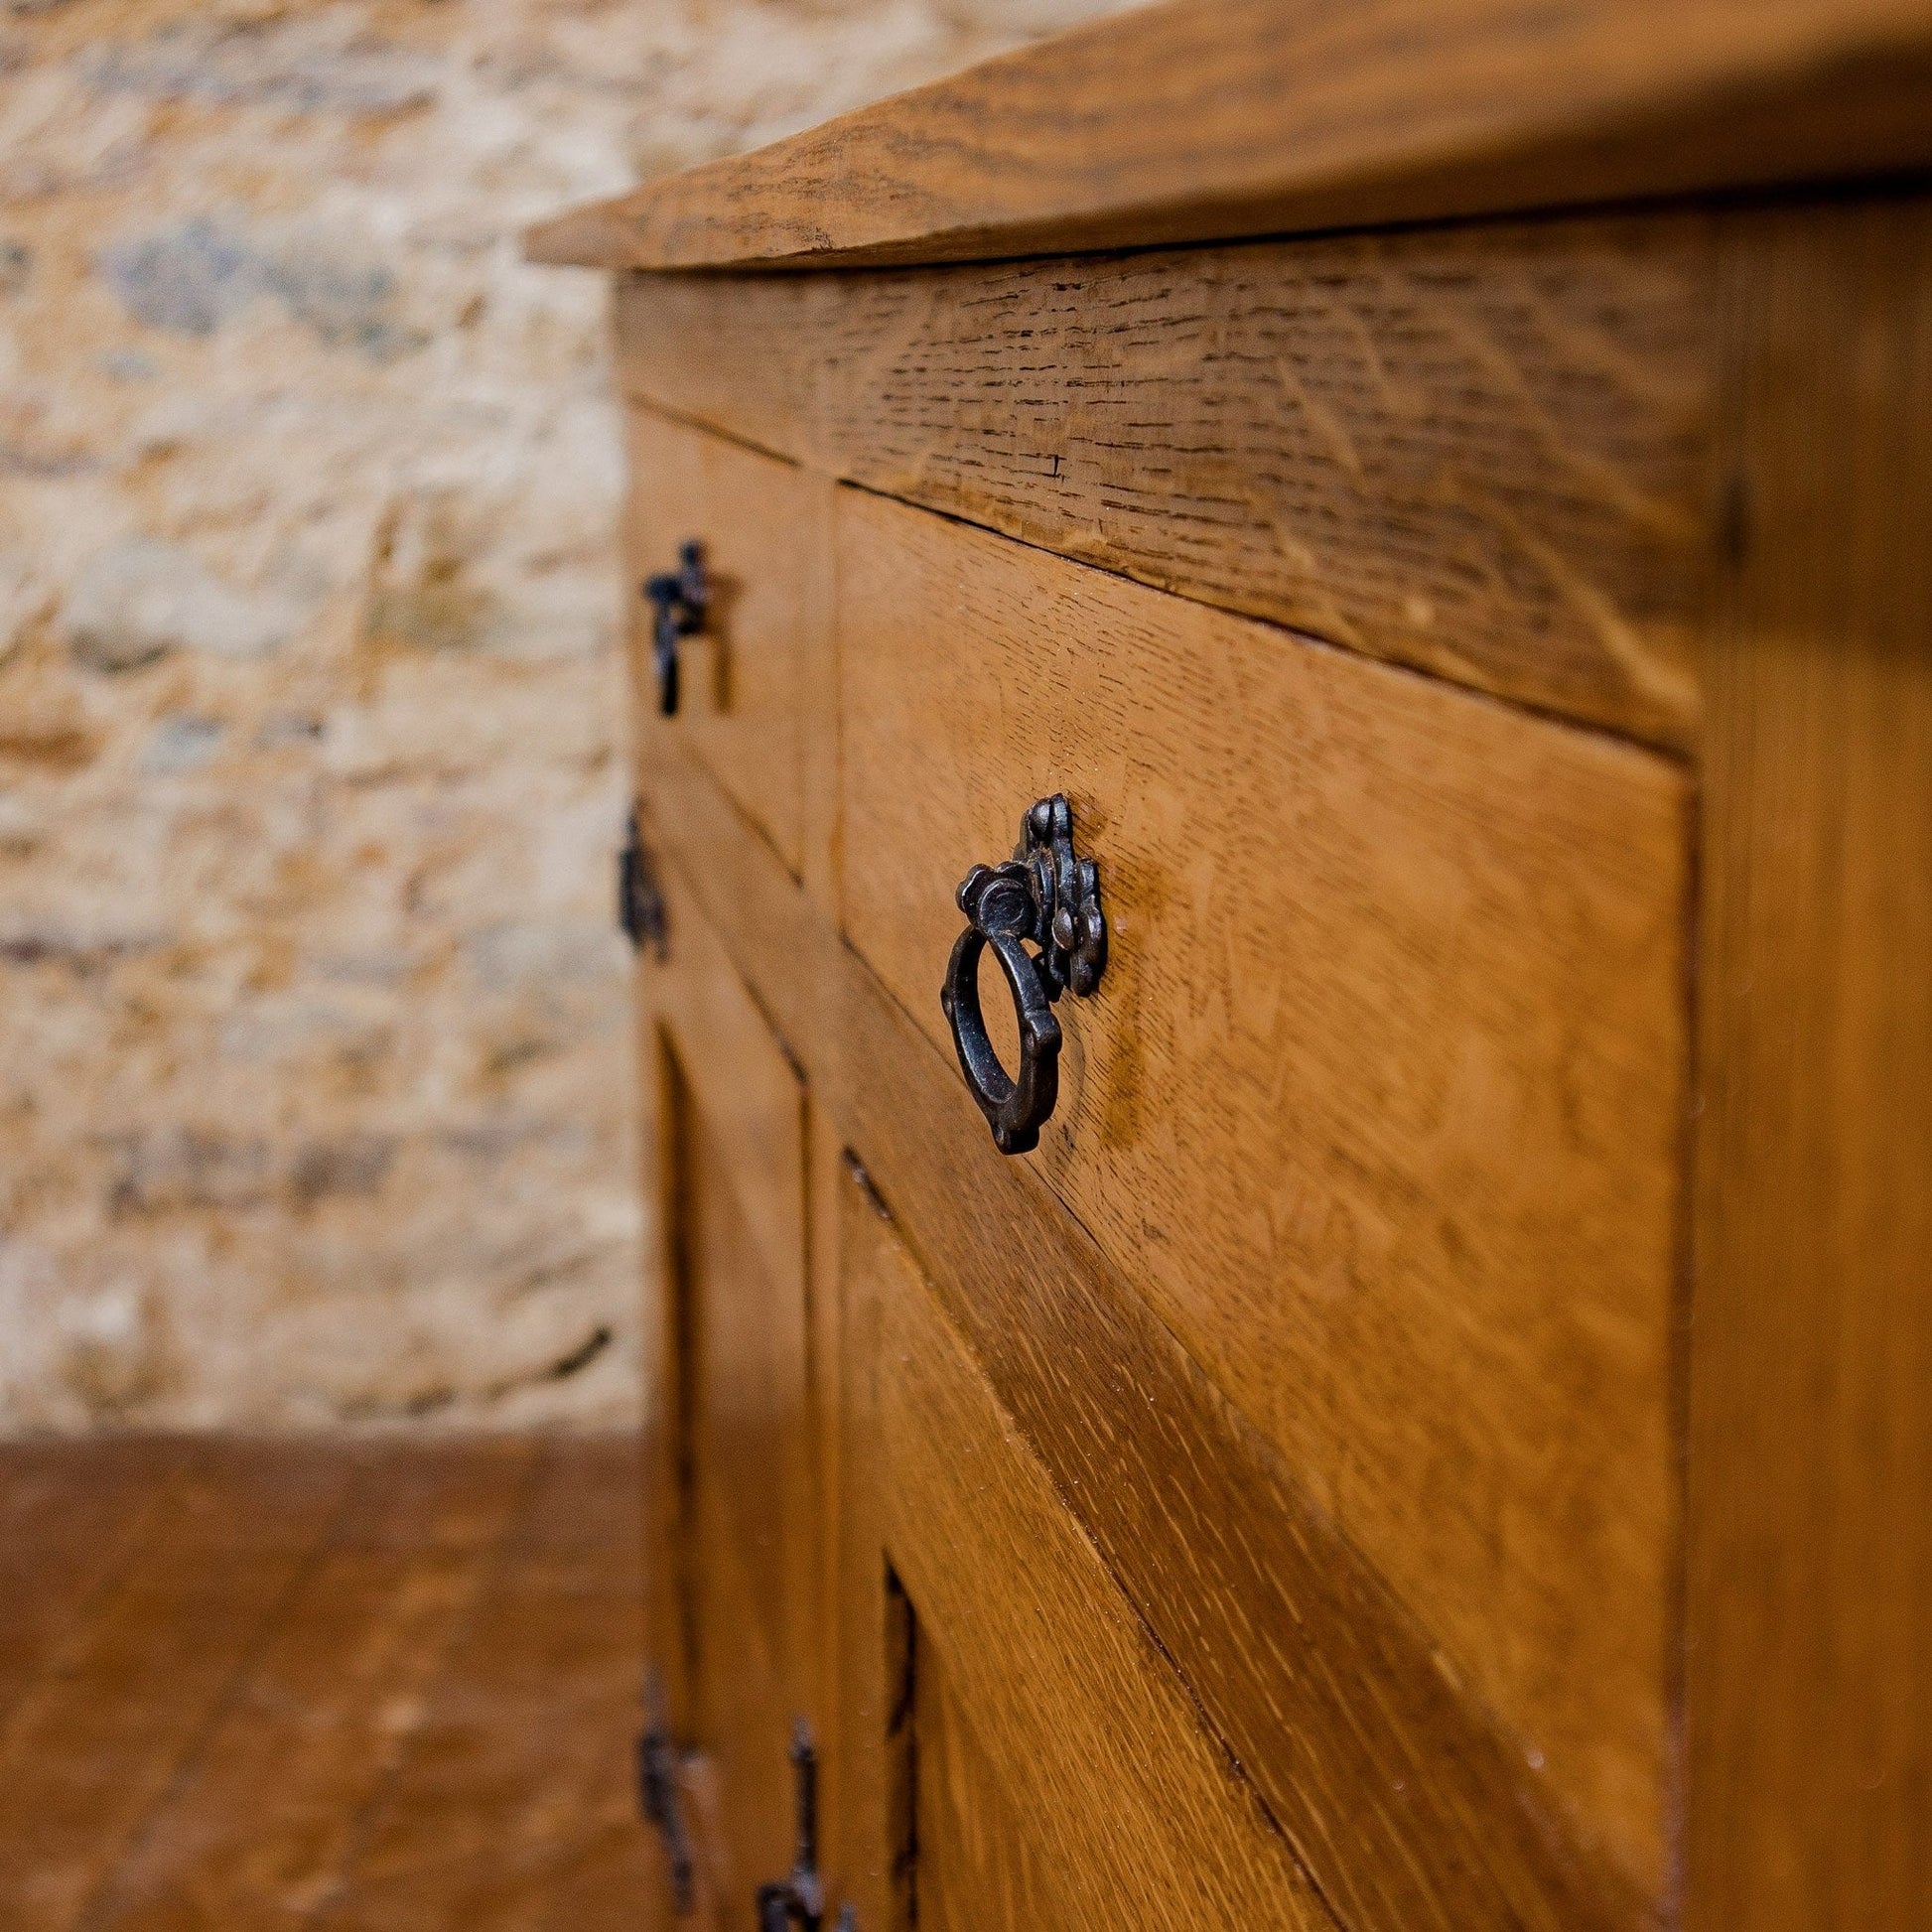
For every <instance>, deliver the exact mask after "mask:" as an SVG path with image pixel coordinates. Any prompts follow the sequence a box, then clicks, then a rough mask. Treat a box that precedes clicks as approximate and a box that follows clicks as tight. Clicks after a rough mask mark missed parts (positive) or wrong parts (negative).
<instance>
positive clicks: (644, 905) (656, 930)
mask: <svg viewBox="0 0 1932 1932" xmlns="http://www.w3.org/2000/svg"><path fill="white" fill-rule="evenodd" d="M618 923H619V924H620V925H621V926H622V927H623V929H624V931H625V932H627V933H629V935H630V943H631V944H632V945H633V946H635V947H636V948H637V949H638V951H640V952H641V951H642V950H643V948H644V947H645V946H649V948H650V950H651V954H652V956H653V957H654V958H657V959H662V958H663V957H664V954H665V951H666V949H667V947H668V945H669V941H670V929H669V923H668V921H667V920H666V918H665V915H664V893H663V889H662V888H661V887H660V886H659V885H658V883H657V870H656V867H655V866H654V865H653V864H652V863H651V856H650V854H649V853H648V852H647V851H645V849H644V842H643V839H642V837H641V836H640V835H639V833H638V830H637V814H636V812H635V811H633V812H632V813H631V814H630V823H629V826H628V828H627V829H626V831H625V833H624V841H623V850H622V851H621V852H620V853H619V854H618Z"/></svg>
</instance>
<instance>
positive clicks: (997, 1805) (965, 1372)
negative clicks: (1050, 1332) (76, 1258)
mask: <svg viewBox="0 0 1932 1932" xmlns="http://www.w3.org/2000/svg"><path fill="white" fill-rule="evenodd" d="M842 1230H843V1235H844V1266H845V1269H846V1281H845V1295H846V1300H847V1304H848V1313H849V1314H855V1313H856V1316H857V1318H856V1319H853V1320H852V1321H851V1323H850V1332H851V1333H853V1334H859V1335H863V1334H866V1333H868V1332H870V1333H871V1334H874V1335H876V1337H877V1349H878V1354H877V1360H876V1363H875V1365H874V1380H873V1393H874V1401H875V1410H874V1417H873V1430H874V1436H873V1440H874V1443H875V1446H876V1455H875V1457H874V1458H873V1469H872V1472H871V1474H872V1479H873V1480H874V1481H876V1483H877V1485H878V1498H877V1503H878V1508H877V1519H876V1520H878V1521H879V1523H880V1524H881V1526H882V1528H883V1535H884V1547H883V1548H881V1549H877V1550H875V1552H874V1553H873V1561H874V1564H875V1566H876V1574H879V1575H881V1576H882V1577H885V1578H887V1579H889V1583H888V1587H887V1589H886V1598H885V1600H886V1604H887V1606H888V1615H887V1627H886V1629H884V1630H882V1632H881V1639H880V1645H879V1654H880V1655H881V1657H882V1659H884V1658H890V1657H891V1656H892V1655H893V1654H894V1651H895V1649H897V1652H898V1653H899V1655H900V1656H901V1657H903V1658H904V1659H905V1660H906V1661H905V1662H904V1663H903V1664H901V1666H900V1668H901V1669H902V1671H903V1673H904V1681H903V1685H902V1687H901V1690H900V1693H899V1695H898V1696H897V1698H888V1699H884V1700H881V1701H880V1702H882V1703H884V1704H885V1705H886V1706H887V1707H888V1708H892V1707H893V1706H897V1707H899V1708H901V1709H905V1708H909V1712H910V1720H909V1723H907V1724H903V1725H901V1726H900V1727H899V1729H898V1732H897V1736H895V1737H894V1738H893V1739H891V1740H890V1745H889V1747H890V1748H891V1749H893V1750H895V1751H896V1752H897V1754H898V1756H899V1758H900V1760H901V1763H900V1771H899V1777H898V1779H897V1782H898V1784H899V1786H900V1788H901V1789H902V1790H908V1791H909V1793H910V1799H909V1803H907V1804H904V1805H903V1806H902V1813H903V1814H904V1815H909V1818H910V1820H911V1821H912V1829H911V1831H910V1833H909V1835H907V1834H905V1833H904V1831H903V1826H902V1825H901V1828H900V1835H901V1842H900V1843H899V1844H898V1845H897V1847H894V1848H892V1851H891V1857H892V1859H893V1861H894V1862H897V1863H904V1862H905V1861H906V1860H907V1858H908V1857H909V1859H910V1863H911V1873H910V1879H909V1882H908V1883H907V1884H905V1885H903V1886H901V1887H900V1893H899V1910H900V1914H901V1917H903V1916H904V1915H905V1914H906V1913H907V1912H910V1913H912V1914H913V1915H915V1917H916V1922H917V1924H918V1925H919V1926H920V1927H921V1928H924V1927H926V1926H928V1925H929V1924H938V1925H941V1926H945V1927H949V1928H950V1927H960V1928H967V1927H971V1928H974V1929H975V1932H980V1928H989V1929H990V1932H1004V1929H1005V1928H1007V1927H1009V1926H1011V1927H1013V1928H1015V1929H1016V1932H1018V1928H1020V1927H1022V1926H1024V1927H1027V1928H1029V1932H1061V1929H1062V1928H1063V1929H1064V1932H1076V1928H1077V1929H1078V1932H1088V1929H1089V1928H1091V1927H1094V1926H1099V1925H1111V1924H1120V1925H1123V1926H1124V1925H1133V1926H1135V1927H1137V1928H1145V1932H1166V1929H1167V1928H1172V1929H1173V1932H1209V1928H1222V1927H1225V1928H1227V1932H1237V1929H1238V1932H1260V1929H1261V1928H1267V1927H1280V1928H1315V1927H1327V1926H1328V1925H1329V1924H1330V1923H1331V1921H1330V1919H1329V1917H1328V1915H1327V1913H1326V1911H1325V1909H1324V1908H1323V1906H1322V1905H1321V1903H1320V1901H1319V1900H1318V1898H1316V1897H1315V1895H1314V1894H1313V1892H1312V1891H1311V1888H1310V1886H1309V1884H1308V1882H1307V1879H1306V1877H1305V1876H1304V1874H1303V1873H1302V1871H1301V1869H1300V1868H1299V1866H1298V1865H1297V1864H1296V1863H1295V1861H1294V1859H1293V1857H1292V1855H1291V1854H1290V1852H1289V1850H1288V1847H1287V1844H1286V1841H1285V1840H1284V1839H1283V1838H1282V1836H1281V1834H1280V1832H1279V1831H1278V1830H1277V1829H1276V1827H1275V1824H1274V1822H1273V1820H1272V1819H1270V1818H1269V1816H1268V1815H1267V1813H1266V1811H1265V1810H1264V1808H1263V1807H1262V1805H1261V1803H1260V1801H1259V1800H1258V1799H1257V1797H1256V1796H1255V1793H1254V1791H1253V1788H1252V1787H1251V1786H1250V1785H1249V1784H1248V1783H1247V1781H1246V1780H1245V1779H1244V1778H1243V1777H1242V1776H1241V1775H1240V1773H1239V1772H1238V1770H1236V1769H1235V1768H1234V1766H1233V1764H1232V1762H1231V1760H1230V1758H1229V1756H1228V1754H1227V1752H1226V1750H1225V1748H1224V1747H1223V1745H1222V1744H1221V1742H1220V1740H1219V1739H1218V1738H1216V1737H1215V1736H1214V1735H1213V1734H1212V1733H1211V1732H1210V1731H1208V1730H1207V1729H1206V1727H1205V1726H1204V1725H1203V1724H1202V1722H1201V1719H1200V1715H1199V1712H1198V1708H1197V1707H1196V1706H1195V1704H1194V1702H1193V1701H1192V1699H1191V1698H1190V1697H1189V1695H1188V1694H1187V1692H1186V1690H1185V1689H1184V1687H1183V1686H1182V1685H1181V1683H1180V1681H1179V1679H1178V1678H1177V1677H1175V1676H1174V1674H1173V1671H1172V1670H1171V1669H1170V1668H1169V1666H1168V1664H1167V1661H1166V1659H1165V1658H1164V1657H1163V1656H1162V1654H1161V1652H1160V1650H1159V1649H1158V1647H1157V1646H1156V1644H1155V1642H1154V1640H1153V1638H1152V1636H1151V1635H1150V1633H1149V1632H1148V1631H1147V1629H1146V1627H1145V1626H1144V1625H1143V1624H1142V1623H1141V1622H1140V1620H1139V1619H1138V1617H1137V1616H1136V1615H1135V1614H1134V1612H1133V1610H1132V1608H1131V1607H1130V1605H1129V1604H1128V1602H1127V1600H1126V1599H1125V1597H1123V1596H1122V1595H1121V1593H1120V1591H1119V1589H1118V1588H1117V1587H1116V1586H1115V1584H1114V1581H1113V1579H1112V1577H1111V1575H1110V1574H1109V1573H1108V1571H1107V1568H1106V1566H1105V1565H1104V1564H1103V1563H1102V1561H1101V1559H1100V1557H1099V1554H1098V1553H1097V1552H1096V1551H1095V1549H1094V1547H1093V1545H1092V1544H1091V1543H1090V1542H1089V1541H1088V1540H1087V1538H1086V1536H1085V1534H1084V1533H1083V1532H1082V1530H1081V1529H1080V1527H1079V1526H1078V1524H1077V1522H1076V1521H1075V1519H1074V1517H1073V1516H1072V1514H1071V1513H1070V1511H1068V1509H1067V1508H1066V1505H1065V1503H1064V1502H1063V1501H1062V1500H1061V1498H1060V1496H1059V1495H1058V1493H1057V1492H1056V1490H1055V1489H1054V1487H1053V1484H1052V1481H1051V1479H1050V1477H1049V1476H1048V1475H1047V1472H1046V1470H1045V1467H1044V1465H1043V1464H1042V1463H1041V1462H1040V1461H1039V1459H1038V1458H1037V1456H1036V1455H1035V1453H1034V1451H1033V1449H1031V1447H1030V1446H1029V1445H1028V1444H1027V1442H1026V1440H1025V1438H1024V1437H1023V1436H1022V1435H1021V1433H1020V1432H1019V1430H1018V1429H1017V1427H1016V1426H1015V1425H1014V1423H1013V1421H1012V1419H1011V1418H1010V1417H1009V1416H1008V1415H1007V1414H1006V1413H1005V1411H1004V1410H1003V1409H1002V1408H1001V1407H1000V1405H999V1403H998V1401H997V1399H996V1398H995V1397H994V1395H993V1392H992V1390H991V1388H990V1387H989V1386H988V1384H987V1382H986V1380H985V1378H984V1376H983V1375H982V1374H981V1372H980V1370H979V1368H978V1366H977V1364H976V1363H975V1362H974V1360H973V1358H972V1356H971V1354H970V1353H969V1352H968V1350H967V1348H966V1345H965V1343H964V1342H963V1341H962V1340H961V1338H960V1336H959V1334H958V1332H957V1331H956V1329H955V1328H954V1327H953V1325H952V1323H951V1321H950V1320H949V1318H948V1317H947V1316H946V1314H945V1313H944V1311H943V1310H942V1309H941V1307H940V1305H939V1302H938V1301H937V1299H936V1297H935V1295H934V1293H933V1290H932V1289H931V1287H930V1286H929V1284H928V1283H927V1282H926V1280H925V1278H924V1276H923V1275H922V1274H921V1273H920V1271H919V1270H918V1268H917V1266H916V1265H915V1264H914V1263H913V1261H912V1260H911V1258H910V1257H909V1256H908V1255H907V1253H906V1252H905V1250H904V1249H903V1247H902V1246H901V1245H900V1244H899V1242H898V1241H897V1237H896V1235H895V1234H894V1233H893V1231H892V1229H891V1227H890V1225H889V1224H888V1222H887V1221H886V1219H885V1218H884V1216H883V1215H882V1214H881V1213H880V1212H879V1211H878V1210H877V1208H876V1206H875V1205H874V1204H873V1203H872V1202H871V1201H870V1200H868V1199H867V1197H866V1196H865V1194H864V1193H863V1190H862V1189H861V1188H859V1187H858V1186H856V1185H848V1186H847V1188H846V1190H845V1194H844V1196H843V1204H842ZM895 1595H898V1596H899V1597H900V1599H901V1600H900V1602H899V1605H898V1608H897V1617H898V1619H899V1620H900V1621H901V1622H902V1624H903V1625H904V1627H905V1631H906V1633H907V1634H905V1635H902V1636H901V1637H900V1638H899V1639H898V1641H897V1645H895V1643H894V1642H893V1641H892V1640H891V1622H892V1619H893V1608H892V1605H893V1599H894V1597H895ZM875 1627H876V1628H877V1627H879V1626H875ZM886 1829H887V1831H888V1832H889V1833H890V1831H891V1830H892V1827H891V1826H890V1824H889V1825H888V1826H887V1827H886Z"/></svg>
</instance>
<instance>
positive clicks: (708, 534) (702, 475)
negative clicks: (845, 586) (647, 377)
mask: <svg viewBox="0 0 1932 1932" xmlns="http://www.w3.org/2000/svg"><path fill="white" fill-rule="evenodd" d="M628 433H629V442H630V500H629V507H628V514H627V529H626V541H627V545H628V555H629V562H630V566H631V569H630V575H631V577H632V579H633V589H632V595H633V597H634V598H635V600H636V601H635V604H634V607H633V620H632V629H631V635H632V653H631V654H632V664H633V669H634V673H635V679H636V687H637V693H638V697H637V702H638V709H639V711H640V713H641V714H642V716H644V717H645V718H647V719H654V718H656V717H658V715H659V702H658V690H657V683H656V678H655V676H654V673H653V667H652V650H651V643H652V636H651V631H652V613H651V609H650V606H649V605H648V604H647V603H646V602H645V600H644V599H643V597H642V596H641V595H640V592H639V587H640V586H641V585H642V582H643V580H644V579H645V578H646V577H647V576H650V575H652V574H655V573H659V572H669V571H673V570H675V569H676V568H677V563H678V555H679V550H680V548H681V546H682V545H684V544H685V543H686V542H688V541H691V540H693V539H695V540H696V541H697V542H698V543H699V544H701V545H702V547H703V560H704V568H705V573H706V577H707V579H708V586H709V592H710V597H709V603H708V606H707V608H706V611H705V615H704V620H703V627H702V628H701V629H700V630H699V631H697V632H696V633H695V634H693V635H689V636H685V637H681V638H680V639H679V640H678V658H679V676H678V698H677V706H678V708H677V712H676V715H675V717H674V718H671V719H669V720H665V721H664V723H665V726H666V728H667V729H670V730H675V731H676V732H677V733H679V735H680V736H681V737H682V738H684V739H685V740H686V741H687V742H688V743H689V744H690V745H691V747H692V749H693V750H694V751H696V753H697V754H698V756H699V757H700V758H701V759H703V760H704V761H705V763H706V764H707V765H708V766H709V767H710V768H711V770H712V772H713V773H714V774H715V775H716V777H717V778H718V780H719V782H720V783H721V784H722V785H724V787H725V788H726V790H728V791H729V792H730V793H731V795H732V797H733V799H734V800H735V801H736V802H737V803H738V805H739V806H740V807H741V808H742V809H743V810H744V812H745V813H746V815H747V816H748V817H750V818H751V819H752V821H753V822H754V823H755V824H756V825H757V826H758V827H759V830H760V831H761V832H762V833H763V834H764V835H765V837H766V838H768V839H769V840H770V841H771V843H772V845H773V846H774V847H775V848H776V849H777V851H778V854H779V856H780V857H781V858H782V859H783V860H784V862H785V864H786V866H787V867H788V868H789V869H790V871H791V872H792V874H793V875H794V876H796V875H798V874H799V873H801V872H802V871H803V870H804V869H805V867H806V864H807V849H808V845H809V842H810V835H809V832H808V829H807V828H808V825H809V823H810V821H811V817H812V814H811V812H810V809H809V804H808V800H807V789H808V786H809V783H810V774H811V769H812V767H811V762H810V760H811V758H812V751H813V746H812V743H811V737H812V726H811V720H810V718H809V715H808V712H807V700H808V696H809V694H810V692H811V691H812V690H813V688H814V681H813V672H814V668H815V664H816V658H815V655H814V653H815V651H816V650H818V649H819V648H820V647H821V640H822V639H823V636H824V633H825V629H826V625H827V622H828V619H829V597H828V583H829V578H828V566H829V559H830V533H829V528H828V523H827V514H826V512H827V505H828V503H829V497H830V489H829V485H827V484H826V483H822V482H821V481H819V480H818V479H815V478H813V477H810V476H808V475H807V474H806V473H804V472H803V471H800V470H798V469H796V468H795V467H794V466H792V465H791V464H788V463H782V462H779V461H778V460H777V459H776V458H773V457H768V456H761V455H759V454H758V453H757V452H756V451H753V450H748V449H745V448H744V447H742V446H741V445H739V444H736V443H731V442H728V441H726V440H725V439H724V438H723V437H719V436H713V435H709V434H707V433H706V432H704V431H701V430H695V429H692V428H690V427H689V426H688V425H686V424H683V423H679V422H675V421H673V420H672V419H670V418H669V417H665V416H659V415H656V414H654V413H652V412H651V411H649V410H647V409H642V408H633V409H631V410H630V411H629V412H628Z"/></svg>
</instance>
